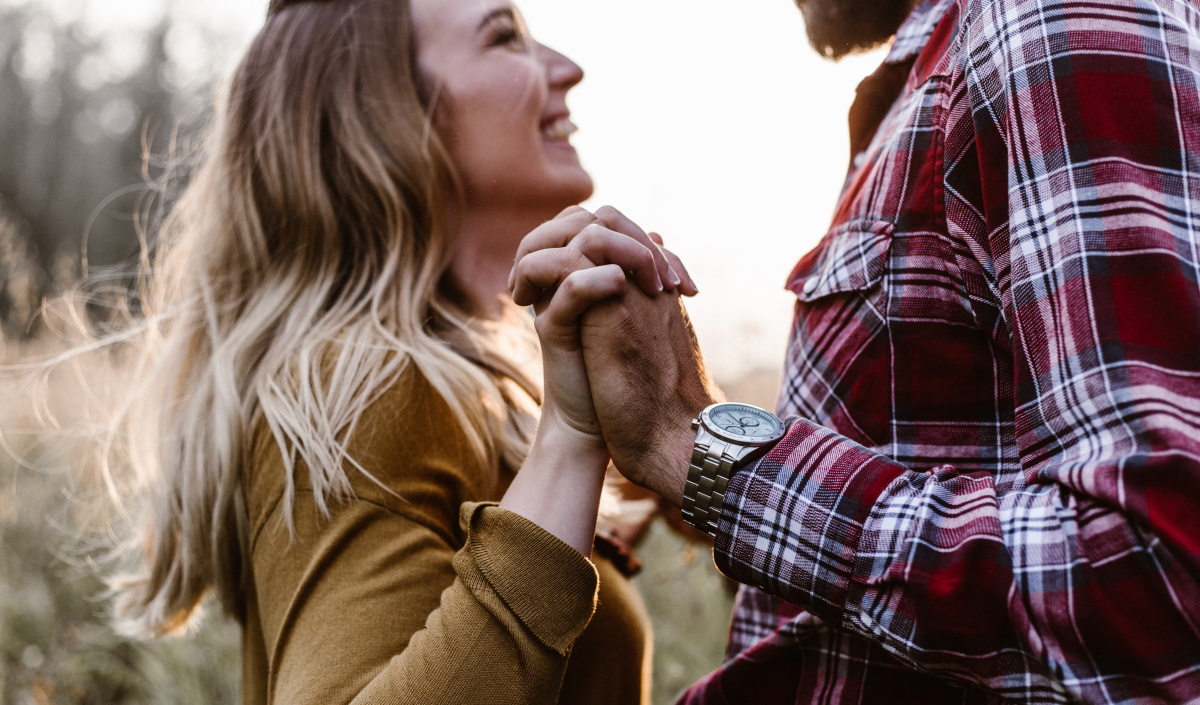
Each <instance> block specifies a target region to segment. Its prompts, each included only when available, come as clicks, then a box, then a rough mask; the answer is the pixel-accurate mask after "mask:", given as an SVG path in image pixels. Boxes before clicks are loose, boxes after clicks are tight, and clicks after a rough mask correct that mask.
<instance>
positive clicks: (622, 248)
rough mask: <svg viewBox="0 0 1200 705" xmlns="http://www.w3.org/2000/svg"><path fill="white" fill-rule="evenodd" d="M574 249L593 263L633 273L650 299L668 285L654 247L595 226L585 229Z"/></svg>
mask: <svg viewBox="0 0 1200 705" xmlns="http://www.w3.org/2000/svg"><path fill="white" fill-rule="evenodd" d="M569 247H570V248H575V249H578V250H579V251H580V252H582V253H583V254H584V256H586V257H587V258H588V259H589V260H591V261H592V262H595V263H596V264H616V265H620V267H621V268H622V269H624V270H625V271H626V272H627V273H629V274H630V275H631V276H632V277H633V280H634V281H635V282H637V285H638V288H640V289H641V290H642V291H644V292H645V293H646V294H647V295H648V296H654V295H655V294H658V293H660V292H662V291H663V290H664V282H663V280H662V279H661V278H660V276H659V269H658V261H657V260H656V259H655V257H654V255H655V252H654V250H655V249H657V248H655V247H654V245H653V244H651V248H647V247H646V246H645V245H643V244H642V243H640V242H638V241H637V240H634V239H633V238H630V237H626V236H625V235H622V234H621V233H618V232H613V231H612V230H609V229H608V228H606V227H604V226H603V225H600V224H599V223H593V224H591V225H589V226H587V227H586V228H584V229H583V232H581V233H579V236H578V237H576V238H575V239H574V240H572V241H571V244H570V245H569Z"/></svg>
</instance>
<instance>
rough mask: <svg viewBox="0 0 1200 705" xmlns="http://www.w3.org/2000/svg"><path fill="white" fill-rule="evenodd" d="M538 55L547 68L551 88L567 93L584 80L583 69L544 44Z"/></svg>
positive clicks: (540, 47)
mask: <svg viewBox="0 0 1200 705" xmlns="http://www.w3.org/2000/svg"><path fill="white" fill-rule="evenodd" d="M538 53H539V55H540V58H541V60H542V64H543V65H544V66H545V67H546V74H547V76H548V77H549V81H550V87H551V88H557V89H558V90H562V91H565V90H568V89H570V88H571V87H572V86H575V85H576V84H578V83H579V82H580V81H582V80H583V69H582V68H580V67H579V64H577V63H575V62H574V61H571V60H570V59H568V58H567V57H566V56H563V55H562V54H560V53H558V52H557V51H554V50H553V49H551V48H550V47H548V46H546V45H544V44H539V45H538Z"/></svg>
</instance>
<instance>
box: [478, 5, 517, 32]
mask: <svg viewBox="0 0 1200 705" xmlns="http://www.w3.org/2000/svg"><path fill="white" fill-rule="evenodd" d="M497 17H507V18H508V19H510V20H512V21H513V22H516V19H517V16H516V13H514V12H513V9H512V8H511V7H497V8H496V9H494V10H492V11H491V12H489V13H487V14H486V15H484V17H483V20H482V21H481V22H480V23H479V27H478V28H476V30H475V31H476V32H480V31H483V29H484V28H485V27H487V26H488V25H489V24H491V22H492V20H494V19H496V18H497Z"/></svg>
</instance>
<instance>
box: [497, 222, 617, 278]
mask: <svg viewBox="0 0 1200 705" xmlns="http://www.w3.org/2000/svg"><path fill="white" fill-rule="evenodd" d="M595 222H597V218H596V216H594V215H592V214H591V213H590V212H588V211H587V210H586V209H584V208H580V207H579V206H571V207H570V208H567V209H566V210H564V211H562V212H561V213H559V214H558V215H557V216H556V217H555V218H554V219H553V220H547V221H546V222H545V223H542V224H541V225H539V226H538V227H536V228H534V229H533V231H532V232H530V233H529V234H528V235H526V236H525V238H524V239H523V240H521V244H520V245H519V246H518V247H517V256H516V258H515V259H514V260H513V269H512V271H510V272H509V273H508V288H509V289H510V290H511V289H512V288H513V287H514V285H515V281H514V278H515V277H516V269H517V268H516V263H517V262H520V261H521V260H522V259H523V258H524V257H525V255H527V254H529V253H530V252H537V251H539V250H546V249H551V248H556V247H564V246H565V245H566V244H567V243H569V242H570V241H571V240H572V239H573V238H574V237H575V236H576V235H578V234H579V231H581V230H583V229H584V228H585V227H587V226H588V225H589V224H591V223H595Z"/></svg>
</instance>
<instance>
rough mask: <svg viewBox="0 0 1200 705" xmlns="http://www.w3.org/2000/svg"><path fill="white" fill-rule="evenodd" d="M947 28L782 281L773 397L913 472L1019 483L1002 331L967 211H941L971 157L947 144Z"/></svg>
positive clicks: (921, 58) (959, 100) (915, 67)
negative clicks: (777, 384)
mask: <svg viewBox="0 0 1200 705" xmlns="http://www.w3.org/2000/svg"><path fill="white" fill-rule="evenodd" d="M953 29H954V17H953V16H950V17H948V18H947V19H945V20H943V22H942V23H941V24H939V25H938V27H937V28H936V29H935V30H934V33H933V36H932V37H931V39H930V40H929V43H928V44H927V45H926V47H925V49H924V50H923V51H922V52H920V53H919V54H918V55H917V56H916V57H915V59H913V60H911V61H910V62H909V63H908V64H906V65H905V69H906V70H905V72H904V74H903V75H902V76H901V79H902V80H903V84H902V87H901V86H897V88H899V96H898V97H897V98H896V99H895V100H894V101H893V102H891V103H890V108H888V109H887V112H886V113H885V114H884V115H883V117H882V120H881V121H880V122H879V127H878V129H877V130H876V131H875V132H874V136H873V138H871V139H870V141H869V142H868V143H865V144H866V146H865V148H864V149H863V151H862V152H861V153H860V154H859V155H858V156H857V157H856V159H855V166H854V167H853V168H852V169H851V172H850V175H849V177H848V178H847V180H846V183H845V187H844V190H843V194H842V197H841V199H840V201H839V203H838V206H837V209H836V214H835V217H834V221H833V225H832V227H831V228H830V229H829V231H828V232H827V233H826V234H825V236H824V237H823V239H822V240H821V242H820V243H819V245H818V246H817V247H816V248H815V249H814V250H813V251H812V252H810V253H809V254H808V255H806V256H805V257H804V258H803V259H801V261H800V262H799V263H798V264H797V266H796V268H795V270H794V271H793V273H792V276H791V277H790V279H789V288H790V289H792V291H793V292H794V293H795V294H796V297H797V303H796V317H795V321H794V326H793V332H792V337H791V341H790V343H789V348H788V353H787V360H786V365H787V366H786V373H785V384H784V389H783V391H782V393H781V395H780V403H779V407H780V411H781V413H784V414H796V415H799V416H803V417H805V418H809V419H812V420H814V421H816V422H817V423H820V424H822V425H824V426H827V427H829V428H832V429H833V430H836V431H838V432H839V433H842V434H843V435H846V436H847V437H849V438H851V439H852V440H854V441H857V442H859V443H861V444H863V445H865V446H867V447H869V448H872V449H874V450H876V451H878V452H881V453H883V454H885V455H888V456H889V457H892V458H893V459H895V460H897V461H899V462H901V463H904V464H906V465H909V466H910V467H913V468H914V469H929V468H932V467H936V466H937V465H941V464H945V463H953V464H955V465H956V466H957V467H960V468H962V469H965V470H987V471H991V472H993V473H996V474H997V475H1000V476H1002V479H1001V482H1002V483H1004V484H1010V485H1011V484H1014V483H1020V482H1021V481H1022V480H1021V479H1020V477H1019V474H1016V473H1014V471H1015V470H1016V467H1015V465H1014V464H1013V463H1012V458H1011V453H1010V452H1008V449H1009V448H1010V447H1011V445H1012V443H1013V430H1012V416H1013V408H1012V407H1013V404H1012V389H1011V382H1010V380H1011V364H1012V363H1011V356H1010V355H1009V353H1008V350H1007V345H1006V343H1005V341H1006V337H1007V330H1006V328H1005V325H1004V322H1003V320H1002V319H1001V316H1000V306H999V302H998V299H997V298H996V297H995V296H993V294H992V287H990V286H989V283H988V282H989V275H988V273H987V272H986V271H984V267H983V266H982V265H981V264H980V258H979V257H978V254H977V253H976V252H974V251H972V248H971V246H970V245H969V244H968V243H969V242H970V238H968V237H964V234H963V233H962V232H961V228H960V223H961V222H962V219H961V218H960V217H959V214H958V213H949V214H948V213H947V204H948V203H949V204H951V205H950V207H951V208H952V209H953V208H957V207H958V205H957V204H958V203H960V201H959V200H958V199H953V198H950V199H948V198H947V188H948V186H947V184H948V183H949V182H948V179H947V174H948V173H951V172H954V173H956V174H962V173H963V171H964V169H965V168H967V167H969V166H970V165H969V164H966V163H964V161H963V160H964V159H966V160H969V158H970V156H969V155H956V156H951V157H950V158H948V156H947V151H946V143H947V141H946V135H947V131H948V129H950V128H949V125H950V124H951V118H952V117H954V116H955V115H958V116H961V115H962V113H963V110H964V108H963V107H962V104H963V103H964V102H965V97H964V96H961V95H956V94H955V91H956V88H955V82H954V79H953V76H952V73H953V70H954V61H953V56H952V55H951V53H950V52H949V48H950V46H949V45H950V42H951V39H952V37H953ZM908 66H911V69H908ZM885 68H886V67H885ZM877 75H878V74H877ZM860 94H861V89H860ZM852 120H853V115H852ZM959 122H961V121H959ZM976 171H977V172H978V168H977V167H976Z"/></svg>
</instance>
